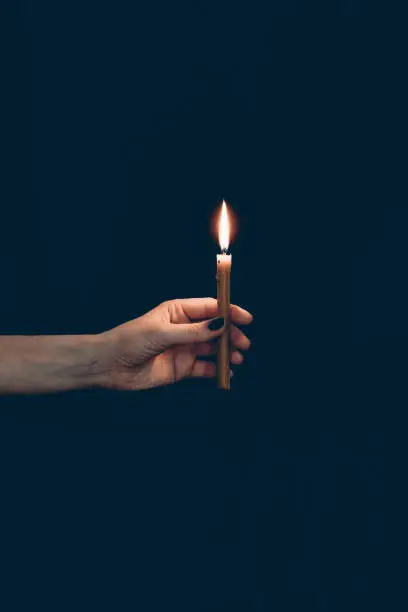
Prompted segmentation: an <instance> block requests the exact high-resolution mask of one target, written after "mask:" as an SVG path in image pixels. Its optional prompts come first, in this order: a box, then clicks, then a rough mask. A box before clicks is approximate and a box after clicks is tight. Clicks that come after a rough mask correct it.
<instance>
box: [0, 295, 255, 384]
mask: <svg viewBox="0 0 408 612" xmlns="http://www.w3.org/2000/svg"><path fill="white" fill-rule="evenodd" d="M217 314H218V306H217V300H215V299H213V298H193V299H186V300H171V301H169V302H163V304H160V305H159V306H157V307H156V308H154V309H153V310H151V311H150V312H148V313H146V314H145V315H143V316H142V317H139V318H138V319H134V320H133V321H128V322H127V323H124V324H123V325H119V326H118V327H115V328H114V329H110V330H108V331H106V332H103V333H101V334H95V335H83V336H0V395H1V394H6V393H51V392H56V391H71V390H75V389H85V388H92V387H103V388H110V389H122V390H136V389H148V388H151V387H156V386H158V385H166V384H170V383H174V382H177V381H179V380H181V379H182V378H188V377H193V378H202V377H205V378H211V377H214V376H215V375H216V369H215V365H214V363H211V362H210V361H207V360H203V359H200V357H208V356H209V355H212V354H214V353H215V349H216V344H215V341H216V340H217V338H218V337H219V336H220V335H221V334H222V332H223V326H224V319H222V318H220V317H217ZM197 319H198V320H200V322H198V323H197V322H195V320H197ZM203 319H204V320H203ZM251 320H252V315H251V314H249V312H247V311H246V310H243V309H242V308H240V307H239V306H235V305H232V306H231V321H232V322H233V323H231V325H230V337H231V344H232V348H231V362H232V363H234V364H237V365H238V364H240V363H242V361H243V355H242V353H241V352H240V351H245V350H247V349H248V348H249V345H250V342H249V340H248V338H247V337H246V336H245V335H244V334H243V332H242V331H241V330H240V329H239V328H238V327H237V326H236V325H234V322H235V323H238V324H247V323H250V322H251Z"/></svg>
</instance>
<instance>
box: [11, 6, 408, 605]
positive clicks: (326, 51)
mask: <svg viewBox="0 0 408 612" xmlns="http://www.w3.org/2000/svg"><path fill="white" fill-rule="evenodd" d="M327 4H330V6H329V7H328V6H326V5H327ZM5 23H6V24H7V29H8V34H9V36H7V37H5V38H4V39H3V40H4V41H5V45H4V49H3V59H4V62H3V64H4V78H3V83H2V92H3V93H2V97H3V102H4V103H5V110H4V113H3V123H4V126H3V127H4V130H3V134H4V138H2V144H1V150H2V154H3V162H2V182H1V227H0V231H1V243H0V263H1V304H0V313H1V322H0V326H1V333H4V334H8V333H11V334H53V333H73V334H77V333H93V332H100V331H103V330H105V329H108V328H110V327H112V326H114V325H117V324H119V323H122V322H124V321H126V320H128V319H130V318H134V317H137V316H139V315H140V314H142V313H144V312H145V311H146V310H148V309H150V308H151V307H153V306H155V305H156V304H158V303H160V302H161V301H163V300H166V299H170V298H176V297H188V296H206V295H214V293H215V278H214V276H215V257H216V252H217V246H216V244H215V243H214V241H213V239H212V238H211V236H210V233H209V219H210V216H211V214H212V212H213V211H214V208H215V207H216V206H217V205H218V204H219V203H220V202H221V200H222V199H223V198H225V199H226V200H227V201H228V202H229V203H230V204H231V205H232V207H233V208H234V211H235V212H236V214H237V216H238V219H239V224H240V227H239V234H238V237H237V240H236V242H235V244H234V245H233V247H232V252H233V280H232V294H233V300H234V301H235V302H237V303H239V304H241V305H243V306H244V307H245V308H247V309H249V310H250V311H252V312H253V313H254V316H255V320H254V323H253V325H252V327H251V330H250V335H251V339H252V342H253V345H252V349H251V351H250V353H249V354H248V357H247V359H246V362H245V365H244V366H242V367H241V368H239V369H237V371H236V376H235V377H234V379H233V390H232V392H231V393H230V394H224V393H220V392H218V391H217V389H215V386H214V383H213V381H185V382H183V383H180V384H179V385H176V386H174V387H171V388H163V389H156V390H151V391H147V392H140V393H118V392H108V391H85V392H75V393H68V394H61V395H49V396H46V397H7V398H6V397H4V398H1V422H0V426H1V432H2V436H3V437H4V441H3V443H2V446H1V448H2V451H3V453H4V458H3V459H2V463H1V473H2V484H1V486H2V499H3V501H2V514H3V519H2V527H3V529H2V531H3V536H4V537H3V536H2V541H3V540H4V545H3V544H2V556H3V557H4V561H5V567H6V570H7V573H5V574H4V582H5V584H6V585H8V586H9V587H10V589H11V590H10V595H12V596H13V601H14V603H13V606H14V607H12V605H11V604H9V607H7V609H21V606H23V605H24V604H23V600H24V601H25V600H26V599H28V600H29V601H30V602H31V607H34V606H35V607H41V609H46V608H49V609H53V610H59V609H63V608H65V607H67V608H68V609H73V608H74V607H75V608H76V609H99V608H101V607H102V606H103V605H104V604H105V605H106V607H107V608H108V609H117V610H128V609H139V610H143V611H148V610H172V609H174V610H179V611H182V610H189V611H191V610H197V611H198V610H202V611H207V610H208V611H209V610H223V611H228V612H229V611H236V610H241V609H242V610H248V611H252V610H254V611H257V612H258V611H259V612H261V611H266V610H279V611H282V612H283V611H285V610H300V609H302V610H314V611H316V610H322V611H323V610H324V611H326V610H344V609H359V610H361V609H368V607H370V608H371V609H373V607H375V606H379V607H381V564H380V560H381V556H382V546H383V518H382V511H383V498H384V493H383V482H382V471H383V453H384V448H383V447H384V426H383V419H382V413H383V409H384V403H385V397H384V396H383V395H381V391H383V387H382V386H381V384H380V383H379V382H378V381H379V378H378V376H377V375H378V374H379V370H380V366H379V360H378V359H377V358H376V355H377V356H378V355H380V354H381V352H382V348H383V347H384V346H388V348H389V349H390V350H391V351H392V347H394V348H395V344H396V343H397V344H398V345H399V346H401V344H402V343H403V342H404V338H406V335H407V333H408V329H407V323H406V321H405V320H404V313H405V312H406V311H407V308H406V306H407V303H406V294H405V292H403V290H402V289H400V287H401V282H400V281H401V278H403V271H402V269H401V268H402V266H403V261H404V258H406V247H405V246H404V234H405V232H404V227H406V224H407V221H408V217H407V215H406V213H404V211H403V210H402V209H400V210H397V208H395V210H394V209H392V210H391V208H390V209H388V208H387V206H386V205H385V204H383V203H382V201H381V189H380V188H379V187H380V184H379V183H380V182H381V181H380V178H379V175H378V174H377V175H376V178H372V179H371V183H370V193H369V194H368V193H367V183H366V180H365V179H366V177H367V176H368V174H369V173H370V164H369V162H368V161H367V160H368V157H370V158H371V156H372V155H373V150H375V144H376V142H377V141H376V138H377V137H378V130H379V129H381V122H379V121H376V123H375V125H376V131H375V133H374V132H373V130H372V126H373V117H374V116H375V112H374V110H373V108H372V102H371V93H372V92H373V91H375V79H374V83H373V81H372V80H371V79H370V77H371V76H372V75H373V74H375V75H378V71H379V70H380V69H381V62H379V63H375V62H374V63H373V65H371V64H370V63H369V62H368V58H369V57H372V56H371V49H370V48H367V47H366V46H365V45H364V44H363V43H362V36H361V15H360V6H359V2H358V0H344V1H343V2H340V1H339V2H333V3H310V4H309V5H308V7H307V8H305V7H303V5H301V4H300V3H298V2H296V1H295V0H287V1H286V0H276V1H274V2H269V3H261V4H256V3H255V4H251V5H240V4H239V3H238V4H237V3H231V4H229V5H228V4H224V3H223V4H220V3H215V2H214V3H211V2H206V3H204V2H194V3H177V4H176V5H174V4H172V3H164V2H162V3H154V4H151V5H149V4H146V5H139V6H138V5H136V3H132V2H121V1H119V2H116V3H104V2H91V1H86V2H76V1H70V2H57V3H56V2H51V1H38V2H24V3H21V2H20V3H14V4H13V6H12V8H11V9H10V10H9V13H8V15H7V20H6V21H5ZM376 45H377V46H374V49H375V48H377V49H378V47H381V42H378V41H377V42H376ZM373 87H374V89H372V88H373ZM367 92H369V93H370V95H368V94H367ZM371 170H372V166H371ZM372 174H373V175H374V174H375V172H374V171H373V172H372ZM374 193H375V194H376V199H374V198H373V194H374ZM398 266H399V267H398ZM385 294H386V295H387V299H383V297H382V296H384V295H385ZM373 372H375V374H376V376H375V380H376V382H374V383H373V380H372V379H373ZM377 392H379V394H378V393H377ZM383 400H384V403H383ZM6 542H7V544H6ZM1 597H2V598H3V599H4V601H6V600H7V601H10V600H9V599H8V594H7V592H6V590H4V591H3V594H2V595H1ZM3 607H4V606H3ZM5 609H6V608H5Z"/></svg>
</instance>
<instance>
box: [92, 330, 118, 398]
mask: <svg viewBox="0 0 408 612" xmlns="http://www.w3.org/2000/svg"><path fill="white" fill-rule="evenodd" d="M87 338H88V341H89V361H88V372H87V378H88V382H89V386H90V387H99V388H107V387H109V378H110V354H111V349H112V347H111V345H112V339H111V338H110V336H109V334H107V333H106V332H103V333H100V334H94V335H93V336H88V337H87Z"/></svg>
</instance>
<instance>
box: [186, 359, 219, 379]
mask: <svg viewBox="0 0 408 612" xmlns="http://www.w3.org/2000/svg"><path fill="white" fill-rule="evenodd" d="M216 375H217V368H216V365H215V363H212V362H211V361H200V360H198V359H197V360H196V362H195V364H194V367H193V369H192V371H191V374H190V376H192V378H214V376H216Z"/></svg>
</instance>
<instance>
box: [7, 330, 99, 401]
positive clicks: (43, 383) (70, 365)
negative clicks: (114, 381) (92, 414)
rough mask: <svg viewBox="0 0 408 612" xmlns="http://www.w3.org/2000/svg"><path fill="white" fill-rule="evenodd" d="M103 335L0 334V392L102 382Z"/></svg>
mask: <svg viewBox="0 0 408 612" xmlns="http://www.w3.org/2000/svg"><path fill="white" fill-rule="evenodd" d="M103 344H104V340H103V335H102V334H100V335H89V336H88V335H83V336H0V394H9V393H50V392H56V391H69V390H74V389H81V388H89V387H96V386H102V385H103V378H104V377H103V372H102V370H101V367H100V365H101V364H100V359H99V356H100V354H101V352H102V345H103Z"/></svg>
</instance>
